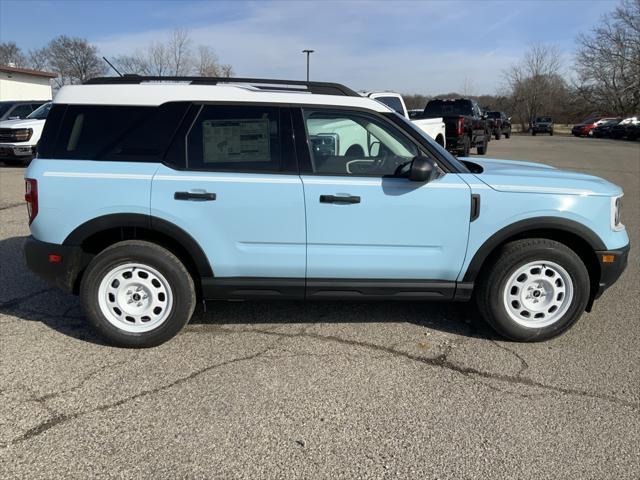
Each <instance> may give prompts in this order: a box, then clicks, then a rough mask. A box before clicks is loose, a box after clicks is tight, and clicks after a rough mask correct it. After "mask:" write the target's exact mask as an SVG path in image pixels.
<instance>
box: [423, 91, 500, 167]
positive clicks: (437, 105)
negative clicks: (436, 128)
mask: <svg viewBox="0 0 640 480" xmlns="http://www.w3.org/2000/svg"><path fill="white" fill-rule="evenodd" d="M422 117H423V118H434V117H442V121H443V122H444V124H445V134H446V137H447V150H449V151H450V152H452V153H455V154H457V155H461V156H463V157H466V156H468V155H469V149H471V148H477V149H478V155H484V154H485V153H487V144H488V143H489V139H490V138H491V130H490V129H489V125H488V123H487V117H486V115H485V114H483V113H482V110H481V109H480V107H479V106H478V104H477V103H476V102H475V101H474V100H469V99H466V98H456V99H451V100H430V101H429V103H427V106H426V107H425V108H424V112H423V113H422Z"/></svg>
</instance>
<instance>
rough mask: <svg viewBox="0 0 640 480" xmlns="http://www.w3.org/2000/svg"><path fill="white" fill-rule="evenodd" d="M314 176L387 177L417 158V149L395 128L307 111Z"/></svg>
mask: <svg viewBox="0 0 640 480" xmlns="http://www.w3.org/2000/svg"><path fill="white" fill-rule="evenodd" d="M304 118H305V124H306V128H307V135H308V138H309V146H310V149H311V161H312V166H313V171H314V173H318V174H323V175H356V176H358V175H359V176H388V175H395V174H396V173H397V171H398V169H399V167H401V166H403V165H406V164H407V163H408V162H410V161H411V160H412V159H413V157H415V156H416V155H418V153H419V152H418V148H417V147H416V145H415V144H413V143H412V142H411V141H410V140H409V139H408V138H407V137H405V136H404V135H403V134H402V133H401V132H400V131H398V130H397V129H396V128H395V127H394V126H392V125H390V124H388V123H386V122H384V121H382V120H381V119H379V118H376V117H374V116H371V115H368V114H365V113H359V112H348V111H322V110H305V111H304Z"/></svg>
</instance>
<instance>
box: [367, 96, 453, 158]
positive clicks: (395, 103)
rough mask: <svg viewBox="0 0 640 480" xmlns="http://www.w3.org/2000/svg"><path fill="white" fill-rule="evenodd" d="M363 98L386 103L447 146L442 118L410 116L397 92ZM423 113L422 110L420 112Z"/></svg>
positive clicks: (439, 142)
mask: <svg viewBox="0 0 640 480" xmlns="http://www.w3.org/2000/svg"><path fill="white" fill-rule="evenodd" d="M361 93H362V95H363V96H365V97H369V98H373V99H374V100H378V101H379V102H381V103H384V104H385V105H386V106H387V107H389V108H391V109H392V110H393V111H395V112H396V113H397V114H398V115H402V116H403V117H404V118H406V119H408V120H411V121H412V122H413V123H415V124H416V126H417V127H418V128H420V129H421V130H423V131H424V132H425V133H426V134H427V135H429V136H430V137H431V138H433V139H434V140H435V141H436V142H438V144H440V145H441V146H443V147H444V146H445V145H446V141H445V125H444V122H443V121H442V118H421V116H420V115H413V116H411V115H410V114H409V111H408V110H407V107H406V105H405V103H404V98H402V95H400V94H399V93H395V92H361ZM420 113H422V110H420Z"/></svg>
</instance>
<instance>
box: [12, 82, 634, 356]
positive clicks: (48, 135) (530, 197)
mask: <svg viewBox="0 0 640 480" xmlns="http://www.w3.org/2000/svg"><path fill="white" fill-rule="evenodd" d="M175 80H176V78H175V77H171V78H168V79H167V81H166V82H163V81H161V79H159V78H158V77H151V78H145V77H137V76H127V77H123V78H121V77H106V78H98V79H94V80H91V81H89V82H88V83H89V85H75V86H65V87H62V88H61V89H60V91H59V92H58V94H57V95H56V98H55V102H54V105H53V107H52V109H51V112H50V114H49V118H48V120H47V123H46V125H45V128H44V131H43V134H42V139H41V141H40V145H39V152H38V157H37V158H36V159H35V160H34V161H33V162H32V163H31V165H30V166H29V168H28V169H27V171H26V173H25V187H26V195H25V200H26V202H27V207H28V208H27V212H28V221H29V228H30V230H31V235H32V236H31V237H29V238H28V239H26V240H25V242H24V253H25V258H26V263H27V266H28V267H29V268H30V269H32V270H33V271H35V272H36V273H38V274H39V275H41V276H42V277H44V278H45V279H47V280H48V281H49V282H50V283H52V284H54V285H57V286H58V287H60V288H62V289H64V290H65V291H67V292H73V293H76V294H79V295H80V298H81V305H82V307H83V309H84V312H85V316H86V319H87V321H88V322H89V323H90V324H91V325H93V327H94V328H95V329H96V330H97V331H99V332H100V333H101V334H102V335H103V336H104V337H105V338H106V339H108V340H109V341H110V342H111V343H114V344H116V345H120V346H124V347H150V346H155V345H159V344H161V343H163V342H165V341H167V340H169V339H170V338H172V337H173V336H175V335H176V334H178V333H179V332H180V331H181V330H182V329H183V328H184V327H185V325H186V324H187V323H188V322H189V319H190V318H191V316H192V314H193V312H194V309H195V307H196V305H197V302H198V301H199V300H250V299H299V300H304V299H307V300H313V299H322V300H327V299H335V300H338V299H342V300H349V301H353V300H354V299H369V300H382V299H388V300H457V301H468V300H471V299H474V300H475V301H476V302H477V306H478V310H479V312H480V314H481V315H482V316H483V317H484V318H485V319H486V320H487V321H488V322H489V323H490V324H491V325H492V326H493V327H494V328H495V329H496V331H498V332H499V333H501V334H502V335H504V336H506V337H508V338H510V339H513V340H520V341H540V340H544V339H548V338H552V337H554V336H557V335H559V334H561V333H562V332H564V331H566V330H567V329H569V328H570V327H571V326H572V325H573V324H574V323H575V322H576V321H577V320H578V319H579V318H580V316H581V315H582V313H583V312H584V311H585V310H587V311H588V310H590V308H591V306H592V304H593V302H594V301H595V299H597V298H598V297H599V296H600V295H601V294H602V293H603V292H604V291H605V290H606V289H607V288H608V287H609V286H611V285H612V284H613V283H614V282H615V281H616V280H617V279H618V278H619V276H620V274H621V273H622V272H623V270H624V268H625V266H626V264H627V258H628V254H629V237H628V235H627V232H626V230H625V227H624V224H623V223H622V222H621V218H620V211H621V200H622V195H623V192H622V189H621V188H620V187H618V186H616V185H614V184H612V183H610V182H608V181H607V180H604V179H602V178H597V177H594V176H592V175H587V174H584V173H577V172H571V171H563V170H560V169H557V168H554V167H551V166H547V165H543V164H540V163H529V162H522V161H509V160H489V159H480V158H474V159H465V160H464V161H461V160H460V159H458V158H456V157H455V156H453V155H451V154H449V153H448V152H447V151H446V150H445V149H443V148H442V147H441V146H440V145H438V144H437V143H436V142H434V141H433V139H431V138H430V137H429V136H428V135H426V134H425V133H424V132H423V131H422V130H420V129H419V128H418V127H416V125H415V124H413V123H412V122H410V121H409V120H407V119H406V118H404V117H403V116H401V115H398V114H396V113H394V112H391V111H390V110H389V108H388V107H386V106H385V105H383V104H382V103H380V102H377V101H374V100H372V99H370V98H364V97H362V96H361V95H359V94H358V93H356V92H354V91H353V90H351V89H349V88H348V87H345V86H343V85H338V84H328V83H320V82H301V81H288V80H267V79H256V80H253V81H251V80H248V79H240V80H238V81H237V82H236V83H234V80H233V79H232V78H224V79H216V78H201V79H194V78H185V81H183V82H180V83H176V81H175ZM194 84H195V85H194ZM247 84H251V85H256V86H258V87H260V88H253V89H249V88H247ZM280 84H283V85H284V87H281V88H279V87H280ZM293 87H297V88H298V91H293ZM457 102H460V101H459V100H458V101H450V102H445V101H440V103H441V104H442V103H444V105H446V106H447V107H452V108H451V109H452V110H455V111H454V112H449V111H448V110H447V109H442V108H441V107H442V105H440V107H439V109H440V110H441V111H443V113H454V114H455V115H458V116H459V117H465V116H466V115H467V114H466V113H465V112H466V110H464V109H466V108H467V107H469V105H468V104H467V105H459V104H458V103H457ZM458 107H460V108H458ZM463 107H464V109H463ZM474 108H475V107H474ZM343 132H344V133H345V135H347V132H348V136H349V138H354V137H358V136H365V137H370V142H369V145H375V153H371V152H365V154H364V155H363V156H361V157H359V158H358V157H356V158H354V157H352V156H349V155H347V154H343V152H345V153H346V152H348V150H349V149H348V148H347V145H343V146H341V147H339V148H336V147H338V145H342V144H343V143H344V142H342V133H343ZM463 133H464V132H463ZM480 135H482V132H478V136H480ZM326 139H329V141H325V140H326ZM484 141H485V142H486V139H485V140H484ZM308 145H311V146H312V148H308ZM332 146H333V147H334V148H332ZM485 146H486V144H485ZM472 160H473V161H472Z"/></svg>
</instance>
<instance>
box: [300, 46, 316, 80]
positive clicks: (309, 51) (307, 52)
mask: <svg viewBox="0 0 640 480" xmlns="http://www.w3.org/2000/svg"><path fill="white" fill-rule="evenodd" d="M313 52H314V51H313V50H302V53H306V54H307V82H308V81H309V55H311V54H312V53H313Z"/></svg>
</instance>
